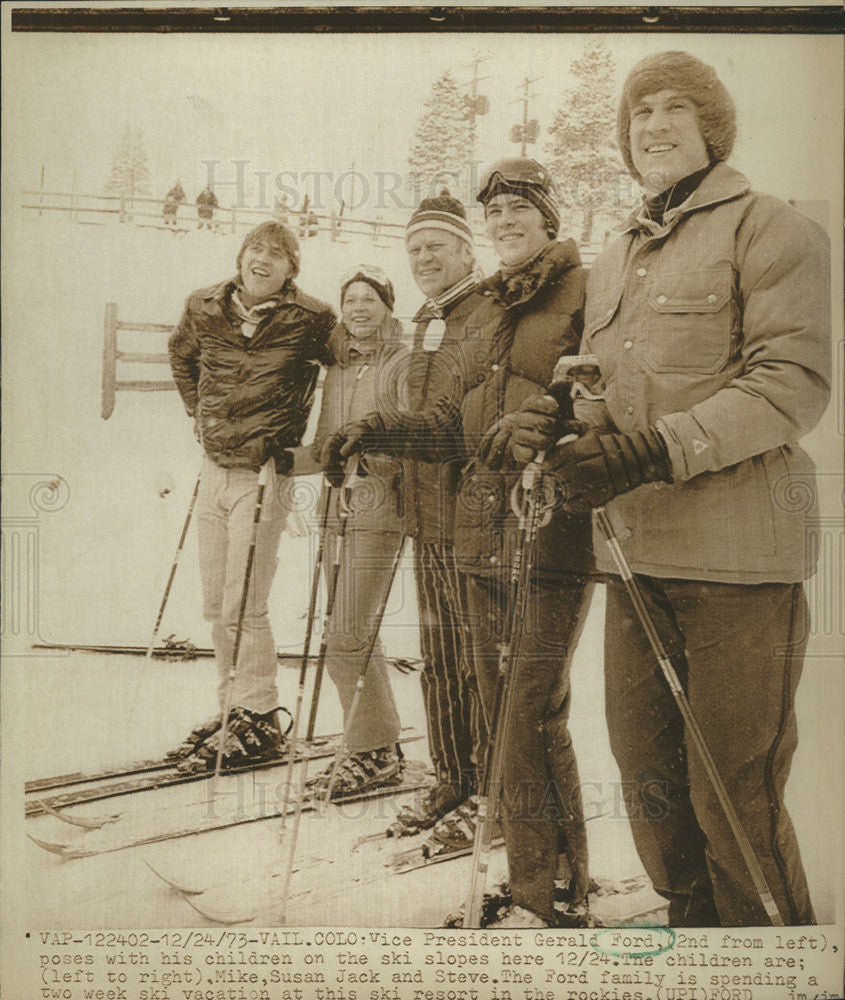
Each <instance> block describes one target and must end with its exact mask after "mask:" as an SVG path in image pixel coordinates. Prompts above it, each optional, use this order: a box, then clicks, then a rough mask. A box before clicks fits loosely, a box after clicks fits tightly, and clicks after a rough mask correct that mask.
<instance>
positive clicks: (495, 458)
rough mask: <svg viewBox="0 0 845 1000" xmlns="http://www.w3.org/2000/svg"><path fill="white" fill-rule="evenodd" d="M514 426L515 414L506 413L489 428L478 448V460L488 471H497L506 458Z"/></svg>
mask: <svg viewBox="0 0 845 1000" xmlns="http://www.w3.org/2000/svg"><path fill="white" fill-rule="evenodd" d="M515 426H516V414H515V413H506V414H505V415H504V416H503V417H502V418H501V419H500V420H497V421H496V423H495V424H493V426H492V427H490V428H489V429H488V431H487V433H486V434H485V435H484V437H483V438H482V439H481V444H480V445H479V446H478V451H477V455H478V459H479V461H480V462H481V463H482V465H485V466H487V468H488V469H499V468H501V466H502V463H503V462H504V460H505V459H506V458H507V454H508V442H509V441H510V439H511V433H512V432H513V429H514V427H515Z"/></svg>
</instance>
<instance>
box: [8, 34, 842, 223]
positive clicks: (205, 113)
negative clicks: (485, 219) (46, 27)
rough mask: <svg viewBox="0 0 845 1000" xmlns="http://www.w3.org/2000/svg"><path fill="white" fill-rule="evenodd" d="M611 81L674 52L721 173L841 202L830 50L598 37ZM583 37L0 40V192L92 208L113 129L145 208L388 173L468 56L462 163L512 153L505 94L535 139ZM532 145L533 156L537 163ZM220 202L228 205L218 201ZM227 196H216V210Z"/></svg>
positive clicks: (819, 40) (837, 95)
mask: <svg viewBox="0 0 845 1000" xmlns="http://www.w3.org/2000/svg"><path fill="white" fill-rule="evenodd" d="M605 37H606V39H607V42H608V46H609V48H610V50H611V52H612V53H613V55H614V56H615V58H616V60H617V65H618V79H617V91H618V89H619V88H620V87H621V83H622V79H623V77H624V74H625V73H626V72H627V70H628V69H629V68H630V66H631V65H632V64H633V63H634V62H635V61H636V60H637V59H639V58H641V57H642V56H644V55H646V54H648V53H650V52H655V51H660V50H663V49H669V48H684V49H687V50H688V51H690V52H692V53H693V54H695V55H697V56H699V57H700V58H702V59H704V60H705V61H707V62H709V63H711V64H712V65H714V66H715V67H716V69H717V71H718V72H719V74H720V76H721V78H722V80H723V82H724V83H725V85H726V86H727V87H728V89H729V90H730V91H731V92H732V94H733V95H734V98H735V100H736V102H737V106H738V113H739V127H740V137H739V141H738V143H737V147H736V151H735V154H734V157H733V159H732V163H733V164H734V165H735V166H737V167H738V168H739V169H741V170H744V171H745V172H746V173H748V174H749V176H750V177H751V180H752V183H753V184H754V186H755V187H756V188H757V189H759V190H766V191H770V192H772V193H775V194H779V195H781V196H782V197H799V198H807V199H828V200H831V201H835V200H836V199H838V197H839V193H840V191H841V150H842V103H841V95H842V51H843V43H842V39H841V38H837V37H824V36H809V37H808V36H765V35H750V36H749V35H746V36H737V35H734V36H726V35H700V34H699V35H647V34H627V35H607V36H605ZM587 40H588V36H586V35H529V34H511V35H471V34H459V35H442V36H439V35H403V36H397V35H393V36H391V35H375V34H374V35H344V36H336V35H335V36H318V35H291V36H284V35H206V36H203V35H196V34H192V35H166V34H162V35H127V34H114V35H107V34H98V35H76V34H64V35H59V34H56V35H44V34H17V35H9V34H6V37H5V49H4V68H3V83H4V117H5V119H6V133H5V145H4V155H5V156H6V157H7V161H6V167H5V170H6V179H7V193H8V192H9V185H11V186H13V187H14V188H15V189H17V190H19V189H20V188H21V187H37V185H38V183H39V176H40V170H41V165H42V164H43V165H44V168H45V178H46V186H47V188H48V189H50V190H56V189H58V190H69V189H70V186H71V182H72V178H73V174H74V171H75V172H76V174H77V182H78V185H79V189H80V190H82V191H88V192H100V191H101V190H102V186H103V183H104V181H105V178H106V176H107V175H108V168H109V163H110V159H111V154H112V151H113V148H114V146H115V143H116V141H117V137H118V135H119V133H120V128H121V125H122V123H123V122H124V121H129V122H132V123H133V124H138V125H140V126H141V127H142V129H143V131H144V135H145V138H146V144H147V148H148V152H149V158H150V166H151V168H152V174H153V180H154V186H155V189H156V190H155V191H154V194H156V195H158V196H161V195H162V194H163V193H164V189H166V187H167V186H169V185H170V183H171V182H172V181H173V179H175V178H176V177H177V176H179V177H181V178H182V180H183V182H184V184H185V187H186V191H187V193H188V197H189V198H190V199H191V200H193V198H194V197H195V195H196V192H197V191H198V190H199V187H201V186H202V182H203V180H204V178H205V176H206V174H207V168H206V167H204V166H203V161H205V160H209V159H213V160H219V161H221V162H222V163H223V165H224V166H222V167H221V168H220V170H221V173H220V175H219V176H220V177H223V178H226V177H230V178H233V177H234V167H233V166H231V161H232V160H235V159H241V160H247V161H248V165H247V167H246V168H245V170H246V172H247V174H248V175H253V174H254V173H255V171H269V172H270V174H271V178H272V177H274V176H275V175H276V174H277V173H279V172H280V171H282V170H295V171H306V170H331V171H334V172H335V173H336V174H337V173H340V172H342V171H344V170H347V169H349V168H350V167H351V166H352V164H353V162H354V164H355V168H356V170H359V171H364V172H369V173H372V172H373V171H377V170H397V171H404V170H406V158H407V153H408V148H409V144H410V141H411V138H412V135H413V131H414V128H415V126H416V124H417V121H418V120H419V117H420V114H421V112H422V105H423V102H424V100H425V99H426V97H427V96H428V93H429V90H430V87H431V85H432V83H433V81H434V80H435V79H436V78H437V77H438V76H440V74H441V73H442V72H443V71H444V70H446V69H452V70H453V72H454V73H455V75H456V76H457V77H458V79H459V81H465V80H468V79H469V76H470V69H469V68H468V67H466V66H462V65H461V64H464V63H467V62H468V61H469V60H470V59H471V57H472V55H473V53H474V51H475V50H478V51H480V52H481V53H484V54H489V55H490V56H491V58H490V59H488V60H487V61H485V62H484V63H482V64H481V69H480V72H481V73H482V74H483V75H489V76H490V77H491V79H489V80H485V81H484V82H483V83H482V84H481V87H480V91H481V92H482V93H486V94H487V95H488V96H489V98H490V105H491V111H490V114H489V116H488V117H487V118H485V119H481V120H480V124H481V129H480V135H479V140H480V141H479V147H478V150H479V159H480V160H482V161H484V162H487V161H489V160H491V159H495V158H497V157H498V156H501V155H506V154H508V153H511V152H514V151H515V150H516V148H517V147H515V146H513V145H512V144H511V143H509V142H508V140H507V135H508V131H509V128H510V126H511V124H512V123H513V122H514V121H516V120H518V116H519V114H520V110H521V109H520V108H519V106H518V105H517V104H512V103H510V102H512V101H514V100H515V99H516V98H517V97H518V93H517V90H516V87H517V85H518V84H519V83H520V82H521V81H522V79H523V78H524V77H525V76H528V77H538V76H539V77H541V79H539V80H538V81H537V82H536V83H535V84H534V89H535V90H536V91H537V92H538V96H537V98H536V100H535V101H534V102H533V104H532V106H531V108H530V115H531V117H536V118H537V119H539V121H540V123H541V125H542V126H548V125H549V124H550V123H551V118H552V114H553V111H554V108H555V106H556V105H557V104H559V103H560V102H561V99H562V96H563V95H564V94H565V91H566V88H567V86H568V85H570V83H571V78H570V77H569V75H568V69H569V66H570V64H571V61H572V60H573V58H576V57H577V56H578V55H579V54H580V53H581V52H582V50H583V47H584V45H585V43H586V42H587ZM544 139H545V135H544V134H542V135H541V140H540V143H539V144H538V146H537V147H535V150H536V154H537V155H538V157H539V158H541V159H542V154H543V152H544ZM230 190H231V189H230ZM228 194H229V192H227V191H226V190H222V189H221V191H220V197H221V202H223V203H224V204H225V203H229V202H231V200H232V197H231V196H227V195H228Z"/></svg>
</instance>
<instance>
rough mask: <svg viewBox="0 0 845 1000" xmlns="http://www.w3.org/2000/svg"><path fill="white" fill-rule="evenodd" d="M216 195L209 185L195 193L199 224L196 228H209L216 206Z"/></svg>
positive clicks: (217, 205)
mask: <svg viewBox="0 0 845 1000" xmlns="http://www.w3.org/2000/svg"><path fill="white" fill-rule="evenodd" d="M218 207H219V204H218V201H217V195H216V194H215V193H214V192H213V191H212V190H211V186H210V185H209V184H206V186H205V187H204V188H203V189H202V191H200V193H199V194H198V195H197V216H198V218H199V225H198V226H197V229H203V228H205V229H211V228H212V224H211V223H212V220H213V218H214V209H215V208H218Z"/></svg>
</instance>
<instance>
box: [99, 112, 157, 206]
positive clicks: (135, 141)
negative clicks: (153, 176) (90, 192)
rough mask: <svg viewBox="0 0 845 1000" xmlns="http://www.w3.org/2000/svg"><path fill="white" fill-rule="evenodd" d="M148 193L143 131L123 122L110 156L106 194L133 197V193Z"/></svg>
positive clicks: (147, 170) (148, 181) (148, 169)
mask: <svg viewBox="0 0 845 1000" xmlns="http://www.w3.org/2000/svg"><path fill="white" fill-rule="evenodd" d="M149 193H150V168H149V166H148V164H147V150H146V148H145V146H144V136H143V132H142V131H141V129H140V128H139V127H138V126H137V125H136V126H135V127H134V128H133V127H132V126H131V125H130V124H129V123H128V122H125V123H124V126H123V129H122V131H121V133H120V140H119V141H118V144H117V149H116V150H115V152H114V155H113V157H112V166H111V173H110V174H109V179H108V180H107V181H106V194H115V195H119V196H120V197H121V198H134V197H135V195H148V194H149Z"/></svg>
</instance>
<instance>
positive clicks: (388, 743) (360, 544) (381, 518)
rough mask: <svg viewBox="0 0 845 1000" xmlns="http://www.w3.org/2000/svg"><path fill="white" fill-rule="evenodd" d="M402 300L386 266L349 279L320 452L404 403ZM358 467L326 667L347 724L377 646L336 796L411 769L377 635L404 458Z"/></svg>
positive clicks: (329, 545) (316, 448) (342, 513)
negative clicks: (354, 425)
mask: <svg viewBox="0 0 845 1000" xmlns="http://www.w3.org/2000/svg"><path fill="white" fill-rule="evenodd" d="M393 304H394V293H393V285H392V284H391V283H390V281H389V280H388V278H387V276H386V275H385V274H384V273H383V272H382V271H381V270H380V269H379V268H376V267H370V266H366V265H362V266H359V267H357V268H355V269H354V270H353V271H351V272H350V273H349V274H347V275H346V276H345V277H344V278H343V281H342V284H341V289H340V308H341V317H342V318H341V321H340V322H339V323H338V325H337V327H336V328H335V331H334V333H333V335H332V338H331V341H330V346H331V347H332V349H333V351H334V355H335V358H336V359H337V364H335V365H333V366H332V367H331V368H329V369H328V371H327V372H326V381H325V385H324V386H323V401H322V406H321V409H320V418H319V422H318V424H317V432H316V435H315V437H314V443H313V445H312V454H313V456H314V457H315V458H316V459H319V456H320V452H321V450H322V447H323V444H324V442H325V441H326V439H327V438H329V437H330V436H331V435H333V434H334V433H335V431H337V430H338V428H339V427H341V426H343V425H344V424H347V423H349V421H351V420H356V419H358V418H359V417H361V416H363V415H364V414H366V413H370V412H372V411H373V410H384V411H386V412H389V411H390V409H395V408H396V406H397V401H396V400H395V399H394V398H393V393H394V392H395V391H396V389H395V387H396V386H397V385H398V384H399V380H398V379H397V377H396V373H397V370H398V367H399V366H400V365H401V363H402V359H403V358H404V357H405V356H406V354H407V349H406V348H404V347H402V345H401V343H400V340H401V336H402V325H401V323H400V322H399V321H398V320H397V319H395V318H394V316H393ZM358 467H359V474H358V475H353V477H352V479H351V481H350V479H349V478H347V480H346V482H345V483H344V485H343V486H342V487H340V488H338V489H335V490H334V495H333V497H332V505H331V508H330V511H329V518H328V524H327V527H326V531H327V537H326V540H325V545H326V552H329V553H332V552H334V551H335V541H336V538H337V534H338V532H339V531H340V530H341V521H342V519H345V521H346V524H345V526H344V528H343V532H344V537H343V542H342V546H343V547H342V557H341V563H340V570H339V573H338V577H337V590H336V594H335V600H334V607H333V611H332V616H331V621H330V623H329V632H328V646H327V651H326V669H327V670H328V672H329V676H330V677H331V678H332V680H333V681H334V683H335V685H336V687H337V692H338V696H339V697H340V701H341V705H342V706H343V714H344V726H346V723H347V714H348V712H349V708H350V705H351V703H352V698H353V695H354V692H355V684H356V682H357V680H358V677H359V675H360V673H361V669H362V667H363V666H364V665H365V664H366V661H367V656H368V654H370V649H371V647H372V654H371V655H370V660H369V664H368V666H367V673H366V680H365V682H364V686H363V688H362V690H361V698H360V701H359V703H358V707H357V710H356V714H355V717H354V719H353V720H352V726H351V729H350V730H349V732H348V739H347V748H348V750H349V755H348V756H347V758H346V760H345V761H344V763H343V764H342V765H341V767H340V769H339V771H338V773H337V776H336V779H335V784H334V786H333V790H332V796H333V797H342V796H344V795H350V794H354V793H355V792H358V791H361V790H362V789H365V788H372V787H375V786H377V785H388V784H393V783H398V782H399V781H400V780H401V777H402V767H401V758H400V755H399V752H398V746H397V740H398V739H399V728H400V725H399V715H398V713H397V711H396V704H395V702H394V700H393V692H392V691H391V688H390V680H389V678H388V673H387V665H386V663H385V659H384V653H383V651H382V646H381V641H380V640H379V639H378V637H376V638H375V642H374V644H373V630H374V629H377V628H378V622H376V617H377V609H378V607H379V605H380V604H381V602H382V600H383V598H384V597H385V590H386V589H387V588H388V587H389V586H390V582H391V578H392V568H393V565H394V561H395V559H396V556H397V552H398V550H399V545H400V543H401V541H402V513H401V505H402V499H401V491H402V467H401V464H400V463H399V462H398V461H397V460H395V459H393V458H389V457H387V456H385V455H375V454H371V453H365V454H362V455H361V456H359V459H358ZM324 488H327V487H324ZM328 562H329V561H328V560H327V565H328ZM328 572H329V573H330V571H328ZM327 575H328V574H327ZM330 773H331V767H329V768H328V769H327V770H326V771H325V772H323V773H322V774H320V775H317V776H316V777H315V778H314V779H313V783H314V784H315V785H316V786H317V787H318V788H319V787H320V786H321V785H323V784H324V783H326V782H327V781H328V776H329V774H330Z"/></svg>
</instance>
